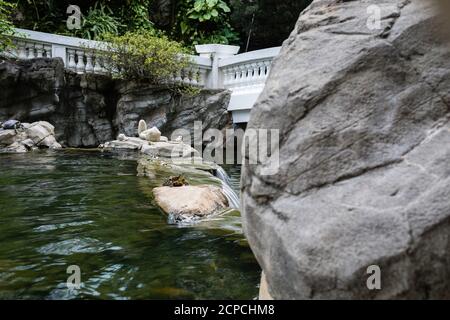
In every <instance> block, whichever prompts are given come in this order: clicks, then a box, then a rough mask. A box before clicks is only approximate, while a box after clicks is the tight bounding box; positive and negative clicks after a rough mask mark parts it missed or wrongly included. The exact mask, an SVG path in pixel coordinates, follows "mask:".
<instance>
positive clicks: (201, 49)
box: [195, 44, 239, 89]
mask: <svg viewBox="0 0 450 320" xmlns="http://www.w3.org/2000/svg"><path fill="white" fill-rule="evenodd" d="M195 50H196V51H197V53H198V54H199V55H200V57H206V58H210V59H211V61H212V69H211V72H210V74H209V77H208V79H207V80H206V87H208V88H212V89H218V88H222V87H223V75H222V74H221V73H220V70H219V61H220V59H223V58H229V57H232V56H234V55H236V54H237V53H238V52H239V47H238V46H228V45H222V44H203V45H198V46H195Z"/></svg>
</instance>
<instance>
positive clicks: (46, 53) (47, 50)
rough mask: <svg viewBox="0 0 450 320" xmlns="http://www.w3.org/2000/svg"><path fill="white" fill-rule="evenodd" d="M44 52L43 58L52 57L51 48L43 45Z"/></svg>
mask: <svg viewBox="0 0 450 320" xmlns="http://www.w3.org/2000/svg"><path fill="white" fill-rule="evenodd" d="M44 52H45V57H47V58H51V57H52V46H51V45H47V44H45V45H44Z"/></svg>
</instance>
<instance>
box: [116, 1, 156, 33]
mask: <svg viewBox="0 0 450 320" xmlns="http://www.w3.org/2000/svg"><path fill="white" fill-rule="evenodd" d="M149 7H150V1H149V0H140V1H137V0H135V1H131V2H130V3H129V6H126V7H123V8H122V14H121V16H122V17H124V18H125V19H124V20H125V21H124V25H125V28H126V30H124V31H125V32H126V31H139V30H145V31H151V32H152V33H154V34H155V35H157V34H158V31H157V30H156V28H155V25H154V23H153V22H152V21H151V20H150V16H149V9H148V8H149Z"/></svg>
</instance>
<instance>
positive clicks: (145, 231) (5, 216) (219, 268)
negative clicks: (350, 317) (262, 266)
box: [0, 150, 259, 299]
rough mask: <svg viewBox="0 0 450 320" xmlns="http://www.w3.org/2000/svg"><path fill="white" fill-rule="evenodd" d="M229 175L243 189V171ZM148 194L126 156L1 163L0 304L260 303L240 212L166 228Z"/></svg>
mask: <svg viewBox="0 0 450 320" xmlns="http://www.w3.org/2000/svg"><path fill="white" fill-rule="evenodd" d="M226 170H227V171H228V173H229V174H230V176H231V184H232V186H233V187H234V188H235V189H236V190H238V189H239V174H240V172H239V171H240V170H239V168H237V167H230V168H226ZM143 186H147V187H144V188H143ZM152 187H153V186H152V182H151V180H149V179H148V178H139V177H136V162H135V161H134V160H132V158H130V157H121V158H120V159H119V158H118V157H117V156H114V155H112V154H105V153H98V152H92V151H70V150H67V151H62V152H38V153H31V154H25V155H0V244H1V246H0V298H47V299H70V298H78V299H79V298H81V299H92V298H98V299H164V298H168V299H180V298H194V299H201V298H205V299H252V298H254V297H256V296H257V291H258V289H257V283H258V280H259V279H258V277H259V267H258V265H257V263H256V261H255V259H254V257H253V255H252V253H251V251H250V249H249V248H248V245H247V243H246V241H245V239H244V237H243V235H242V231H241V223H240V218H239V213H238V212H236V211H233V212H230V213H229V214H227V215H225V216H220V217H216V218H214V219H211V220H209V221H205V222H202V223H199V224H198V225H195V226H177V225H169V224H168V223H167V217H166V216H165V215H163V214H162V213H161V212H160V211H159V210H158V209H157V208H155V207H154V206H153V205H152V202H151V199H150V198H149V197H148V195H147V192H146V190H145V189H148V190H151V188H152ZM69 265H79V266H80V268H81V280H82V282H83V284H82V288H81V290H79V291H77V292H73V291H69V290H68V289H67V287H66V280H67V277H68V274H66V269H67V267H68V266H69Z"/></svg>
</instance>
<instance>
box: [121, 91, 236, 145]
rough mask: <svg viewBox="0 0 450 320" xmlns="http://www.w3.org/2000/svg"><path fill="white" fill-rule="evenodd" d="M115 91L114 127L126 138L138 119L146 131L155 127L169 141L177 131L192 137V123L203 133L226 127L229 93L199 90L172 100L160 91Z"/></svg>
mask: <svg viewBox="0 0 450 320" xmlns="http://www.w3.org/2000/svg"><path fill="white" fill-rule="evenodd" d="M117 91H118V97H119V98H118V101H117V112H116V115H115V118H114V125H115V127H116V128H117V129H118V131H119V132H121V133H124V134H126V135H127V136H134V135H135V132H136V127H138V124H139V121H140V120H141V119H143V120H144V121H145V122H146V123H147V126H148V127H149V128H151V127H157V128H158V129H159V130H160V131H161V132H162V134H164V135H166V136H169V137H170V136H171V134H172V132H173V131H174V130H177V129H180V128H183V129H186V130H189V131H190V132H191V137H193V136H194V134H193V132H194V121H201V122H202V124H203V128H202V131H203V132H205V131H206V130H208V129H210V128H216V129H219V130H221V129H223V128H225V127H226V126H227V125H228V124H229V123H230V116H229V115H228V111H227V107H228V103H229V101H230V92H228V91H226V90H202V91H200V92H199V94H198V95H195V96H190V95H181V96H179V95H177V96H174V95H173V94H171V92H170V91H169V90H167V89H166V88H163V87H155V86H148V85H147V86H145V85H141V84H136V83H120V84H118V85H117Z"/></svg>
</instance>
